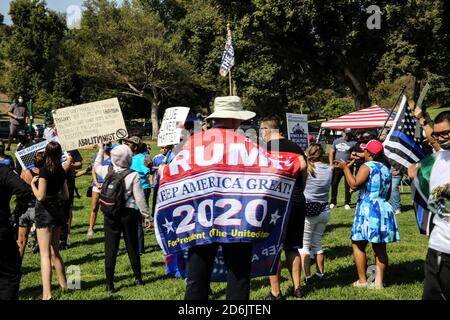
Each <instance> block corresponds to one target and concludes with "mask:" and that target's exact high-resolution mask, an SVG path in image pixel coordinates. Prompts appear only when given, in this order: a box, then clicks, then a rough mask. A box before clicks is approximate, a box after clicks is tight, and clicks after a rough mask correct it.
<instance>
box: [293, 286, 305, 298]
mask: <svg viewBox="0 0 450 320" xmlns="http://www.w3.org/2000/svg"><path fill="white" fill-rule="evenodd" d="M294 297H295V298H296V299H297V300H305V298H304V297H303V294H302V290H301V288H297V289H295V290H294Z"/></svg>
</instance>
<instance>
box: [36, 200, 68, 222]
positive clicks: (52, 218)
mask: <svg viewBox="0 0 450 320" xmlns="http://www.w3.org/2000/svg"><path fill="white" fill-rule="evenodd" d="M63 208H64V204H63V202H62V201H60V200H56V199H49V200H45V201H44V202H40V201H36V211H35V220H36V228H38V229H43V228H49V227H61V226H63V225H64V210H63Z"/></svg>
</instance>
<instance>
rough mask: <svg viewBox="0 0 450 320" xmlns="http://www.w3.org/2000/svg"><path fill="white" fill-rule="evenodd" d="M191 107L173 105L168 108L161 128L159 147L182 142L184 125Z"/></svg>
mask: <svg viewBox="0 0 450 320" xmlns="http://www.w3.org/2000/svg"><path fill="white" fill-rule="evenodd" d="M189 110H190V109H189V108H186V107H173V108H168V109H166V112H165V113H164V117H163V120H162V123H161V127H160V128H159V134H158V147H163V146H168V145H174V144H178V143H180V139H181V133H182V131H183V125H184V122H185V121H186V118H187V116H188V114H189Z"/></svg>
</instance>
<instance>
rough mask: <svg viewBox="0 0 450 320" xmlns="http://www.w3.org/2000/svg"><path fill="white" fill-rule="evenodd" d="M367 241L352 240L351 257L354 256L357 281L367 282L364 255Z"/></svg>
mask: <svg viewBox="0 0 450 320" xmlns="http://www.w3.org/2000/svg"><path fill="white" fill-rule="evenodd" d="M366 246H367V241H353V242H352V249H353V257H354V258H355V264H356V270H357V271H358V278H359V283H367V277H366V270H367V257H366Z"/></svg>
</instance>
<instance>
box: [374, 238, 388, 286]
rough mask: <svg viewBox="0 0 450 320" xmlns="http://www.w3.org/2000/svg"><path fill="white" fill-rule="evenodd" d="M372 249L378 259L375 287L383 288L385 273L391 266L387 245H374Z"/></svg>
mask: <svg viewBox="0 0 450 320" xmlns="http://www.w3.org/2000/svg"><path fill="white" fill-rule="evenodd" d="M372 248H373V251H374V252H375V258H376V276H375V285H376V286H377V287H382V286H383V280H384V272H385V270H386V268H387V266H388V264H389V258H388V255H387V253H386V243H372Z"/></svg>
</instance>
